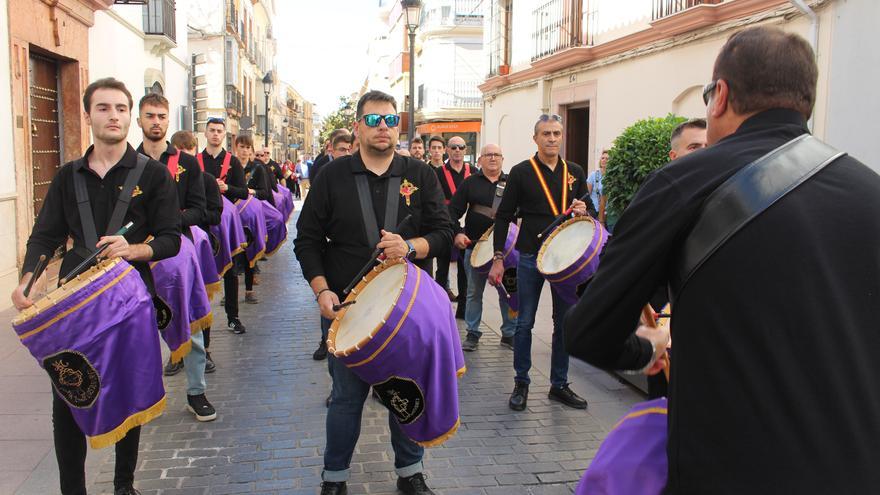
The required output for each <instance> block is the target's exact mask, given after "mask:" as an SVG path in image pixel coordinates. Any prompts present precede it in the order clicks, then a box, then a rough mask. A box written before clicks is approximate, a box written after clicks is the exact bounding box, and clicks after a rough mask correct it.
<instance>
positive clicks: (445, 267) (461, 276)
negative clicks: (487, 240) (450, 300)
mask: <svg viewBox="0 0 880 495" xmlns="http://www.w3.org/2000/svg"><path fill="white" fill-rule="evenodd" d="M452 249H456V250H458V261H457V262H456V264H455V266H456V268H458V270H457V271H458V275H457V277H456V278H457V280H458V297H457V300H458V302H459V303H464V302H465V301H466V300H467V272H465V268H464V250H463V249H458V248H456V247H453V248H452ZM450 253H451V251H450ZM451 259H452V256H451V255H450V254H447V255H444V256H438V257H437V274H436V275H435V276H434V280H435V281H436V282H437V283H438V284H440V287H443V288H446V289H448V288H449V264H450V263H451Z"/></svg>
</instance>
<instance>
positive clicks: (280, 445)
mask: <svg viewBox="0 0 880 495" xmlns="http://www.w3.org/2000/svg"><path fill="white" fill-rule="evenodd" d="M297 206H298V207H299V204H298V205H297ZM294 221H295V219H292V220H291V223H290V226H291V235H290V237H289V239H288V243H287V246H285V247H284V248H282V249H281V250H280V251H279V252H278V253H277V254H276V255H275V256H274V257H273V258H271V259H270V260H269V261H267V262H265V263H263V264H262V265H261V266H262V267H263V274H262V275H261V285H259V286H257V288H256V290H257V295H258V297H259V298H260V303H259V304H258V305H248V304H243V303H242V304H241V319H242V321H243V322H244V323H245V325H247V327H248V332H247V333H246V334H244V335H240V336H239V335H233V334H231V333H229V332H227V331H226V330H225V329H224V325H222V324H223V323H225V315H224V313H223V310H222V308H220V307H219V306H217V305H216V304H215V313H214V314H215V317H216V318H217V322H216V323H215V325H214V331H213V335H212V338H211V340H212V343H211V354H212V355H213V357H214V359H215V361H216V363H217V366H218V369H217V372H216V373H214V374H210V375H207V378H208V394H207V395H208V398H209V399H210V400H211V401H212V403H213V404H214V405H215V407H216V408H217V412H218V419H217V420H216V421H214V422H211V423H198V422H196V421H195V420H194V418H193V417H192V415H191V414H190V413H188V412H187V411H186V410H185V404H186V398H185V388H186V378H185V376H184V374H183V373H180V374H178V375H177V376H174V377H170V378H166V389H167V391H168V399H169V401H168V409H167V411H166V412H165V414H164V415H163V416H162V417H160V418H159V419H157V420H155V421H154V422H152V423H150V424H149V425H147V426H146V427H144V430H143V434H142V437H141V455H140V460H139V468H138V472H137V474H136V479H137V483H136V487H137V488H138V489H140V490H141V492H142V493H144V494H145V495H147V494H161V495H172V494H217V495H222V494H231V493H251V494H254V493H259V494H316V493H318V491H319V490H318V486H319V485H320V481H321V480H320V474H321V467H322V465H323V459H322V453H323V445H324V438H325V437H324V426H325V414H326V408H325V406H324V400H325V399H326V397H327V395H328V393H329V388H330V379H329V376H328V374H327V365H326V361H322V362H316V361H313V360H312V358H311V354H312V351H313V350H314V349H315V347H316V345H317V340H318V336H319V331H318V312H317V309H316V307H315V304H314V299H313V297H312V295H311V291H310V290H309V288H308V286H307V284H306V283H305V281H304V280H303V279H302V274H301V272H300V268H299V264H298V263H297V262H296V259H295V257H294V255H293V250H292V239H293V236H294V235H293V232H292V230H293V228H292V227H293V225H294ZM450 279H452V280H454V279H455V278H454V276H451V277H450ZM547 291H548V292H545V293H544V295H543V296H542V305H541V308H540V309H539V314H538V322H539V323H538V325H537V328H536V332H535V333H536V335H535V339H534V346H533V355H534V358H533V362H534V367H533V369H532V386H531V395H530V397H529V408H528V409H527V410H526V411H524V412H520V413H515V412H513V411H511V410H510V409H508V407H507V399H508V395H509V393H510V391H511V390H512V388H513V369H512V359H513V353H512V351H510V350H508V349H506V348H503V347H501V346H500V345H499V343H498V342H499V332H498V330H497V329H498V328H499V326H500V315H499V313H498V309H497V304H498V303H497V297H495V295H494V294H495V293H494V290H492V291H491V292H490V288H487V290H486V298H485V305H484V306H485V307H484V319H485V322H484V326H485V328H484V329H483V330H484V332H485V333H484V336H483V339H482V340H481V342H480V347H479V349H478V350H477V351H476V352H473V353H466V354H465V358H466V360H467V365H468V373H467V374H466V375H465V376H464V377H463V378H462V379H461V381H460V383H459V385H460V403H461V420H462V427H461V429H460V430H459V432H458V433H457V435H456V436H455V437H454V438H452V439H451V440H449V441H448V442H446V443H445V444H444V445H443V446H441V447H438V448H433V449H428V451H427V454H426V459H425V464H426V476H427V478H428V483H429V485H430V486H431V487H432V488H433V489H435V491H437V493H439V494H445V495H454V494H468V495H490V494H505V495H508V494H557V493H560V494H562V493H565V494H567V493H571V492H572V491H573V489H574V487H575V486H576V484H577V481H578V479H579V478H580V476H581V474H582V473H583V470H584V469H585V468H586V466H587V465H588V464H589V461H590V459H591V458H592V457H593V455H594V454H595V451H596V449H597V448H598V446H599V444H600V442H601V440H602V438H604V436H605V434H606V433H607V430H608V429H609V428H610V427H611V426H612V425H613V424H614V423H615V422H616V421H617V420H618V419H619V418H620V416H621V415H622V414H623V413H624V412H626V410H628V409H629V407H630V406H631V405H632V404H633V403H635V402H638V401H640V400H642V398H641V397H640V396H639V395H638V394H637V393H635V392H633V391H632V390H631V389H630V388H629V387H627V386H624V385H622V384H620V382H619V381H618V380H616V379H615V378H612V377H610V376H609V375H607V374H606V373H604V372H600V371H597V370H595V369H593V368H591V367H589V366H587V365H585V364H584V363H581V362H578V361H575V360H572V362H571V371H570V374H569V376H570V380H571V382H573V385H572V388H573V389H574V390H575V391H577V392H578V393H580V394H581V395H583V396H584V397H586V398H587V400H589V402H590V406H589V408H588V409H587V410H586V411H582V410H581V411H576V410H572V409H568V408H566V407H564V406H561V405H560V404H558V403H555V402H550V401H549V400H548V399H547V394H546V391H547V388H548V387H549V380H548V378H547V375H548V374H549V366H550V365H549V361H550V346H549V342H550V333H551V331H552V329H551V328H550V327H551V323H550V308H549V305H550V297H549V296H550V294H549V289H547ZM242 294H243V291H242ZM242 297H243V296H242ZM218 299H219V298H218ZM0 317H3V318H5V321H7V322H8V321H9V320H10V319H11V317H12V313H11V312H6V313H2V314H0ZM459 323H461V322H459ZM7 326H8V324H7ZM462 338H464V332H462ZM0 357H2V361H0V370H2V371H3V374H2V375H0V391H3V392H5V395H4V397H5V400H4V401H3V402H2V404H0V421H2V423H0V448H2V452H0V494H6V493H10V494H11V493H19V494H23V495H31V494H33V495H37V494H40V495H43V494H49V493H57V488H56V487H57V486H58V485H57V483H58V482H57V477H58V475H57V467H56V466H55V460H54V452H53V451H52V440H51V419H50V415H49V411H50V407H51V398H50V396H49V394H50V385H49V382H48V380H47V379H46V377H45V375H44V372H43V371H42V370H40V369H39V368H38V367H37V365H36V362H35V361H34V360H33V358H31V357H30V356H29V355H28V354H27V352H26V351H25V350H24V348H23V347H22V346H21V345H20V344H19V343H18V342H17V339H16V338H15V336H14V334H13V333H12V332H11V330H9V329H7V331H5V332H2V336H0ZM362 424H363V428H362V432H361V437H360V442H359V444H358V449H357V452H356V453H355V456H354V458H353V460H352V471H353V476H352V479H351V482H350V483H349V493H351V494H382V493H388V494H393V493H396V491H395V487H394V483H395V476H394V473H393V459H394V457H393V452H392V451H391V447H390V444H389V442H388V440H389V434H388V427H387V412H386V411H385V410H384V408H383V407H382V406H381V405H380V404H379V403H378V402H376V401H374V400H373V399H371V398H368V399H367V407H366V409H365V411H364V418H363V423H362ZM112 451H113V449H104V450H102V451H97V452H96V451H90V453H89V456H90V458H89V466H88V467H87V471H88V474H89V479H90V486H91V489H90V492H89V493H91V494H103V493H112V470H113V461H112V457H113V455H112ZM16 490H17V491H16Z"/></svg>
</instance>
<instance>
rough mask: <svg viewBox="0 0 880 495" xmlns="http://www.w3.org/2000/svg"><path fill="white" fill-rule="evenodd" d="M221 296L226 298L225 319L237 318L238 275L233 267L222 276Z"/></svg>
mask: <svg viewBox="0 0 880 495" xmlns="http://www.w3.org/2000/svg"><path fill="white" fill-rule="evenodd" d="M223 294H224V295H225V296H226V303H225V305H224V307H225V309H226V318H227V319H229V320H232V319H233V318H238V273H237V272H236V271H235V267H234V266H233V267H232V268H230V269H229V270H227V271H226V274H225V275H223Z"/></svg>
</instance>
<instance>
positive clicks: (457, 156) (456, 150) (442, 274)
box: [434, 136, 475, 319]
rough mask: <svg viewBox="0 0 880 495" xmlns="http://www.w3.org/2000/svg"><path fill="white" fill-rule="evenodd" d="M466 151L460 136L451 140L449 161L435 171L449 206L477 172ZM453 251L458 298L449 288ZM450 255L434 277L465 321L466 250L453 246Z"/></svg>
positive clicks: (440, 262) (442, 258)
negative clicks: (455, 195)
mask: <svg viewBox="0 0 880 495" xmlns="http://www.w3.org/2000/svg"><path fill="white" fill-rule="evenodd" d="M466 149H467V145H466V144H465V142H464V139H462V138H460V137H459V136H453V137H451V138H449V142H448V143H447V145H446V152H447V153H448V154H449V160H446V163H445V164H444V165H443V166H442V167H438V168H436V169H435V171H436V172H437V179H439V180H440V187H442V188H443V195H444V196H445V197H446V204H447V205H448V204H449V202H450V201H451V200H452V196H453V195H454V194H455V191H456V190H457V189H458V187H459V186H460V185H461V181H463V180H465V179H467V178H468V177H470V176H471V174H472V173H474V172H475V170H472V169H471V164H470V163H465V161H464V152H465V150H466ZM453 251H454V252H455V254H456V255H457V258H458V260H457V261H456V267H457V268H458V273H457V279H458V296H456V295H455V294H453V292H452V289H450V288H449V263H450V262H451V260H452V254H453ZM448 253H449V255H448V256H440V257H438V258H437V273H436V274H435V275H434V280H436V281H437V283H438V284H440V286H441V287H443V288H445V289H446V293H447V294H448V295H449V300H450V301H457V302H458V307H457V308H456V310H455V317H456V318H459V319H463V318H464V309H465V305H466V304H467V274H466V273H465V268H464V261H463V260H462V258H463V257H464V250H463V249H462V248H459V247H455V246H453V247H452V249H450V250H449V252H448Z"/></svg>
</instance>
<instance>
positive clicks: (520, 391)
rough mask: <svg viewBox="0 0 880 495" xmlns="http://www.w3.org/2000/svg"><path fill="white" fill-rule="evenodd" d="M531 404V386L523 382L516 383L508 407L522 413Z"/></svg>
mask: <svg viewBox="0 0 880 495" xmlns="http://www.w3.org/2000/svg"><path fill="white" fill-rule="evenodd" d="M528 402H529V384H528V383H522V382H514V385H513V393H512V394H510V401H509V402H508V403H507V405H509V406H510V408H511V409H513V410H514V411H522V410H524V409H525V408H526V405H527V404H528Z"/></svg>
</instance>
